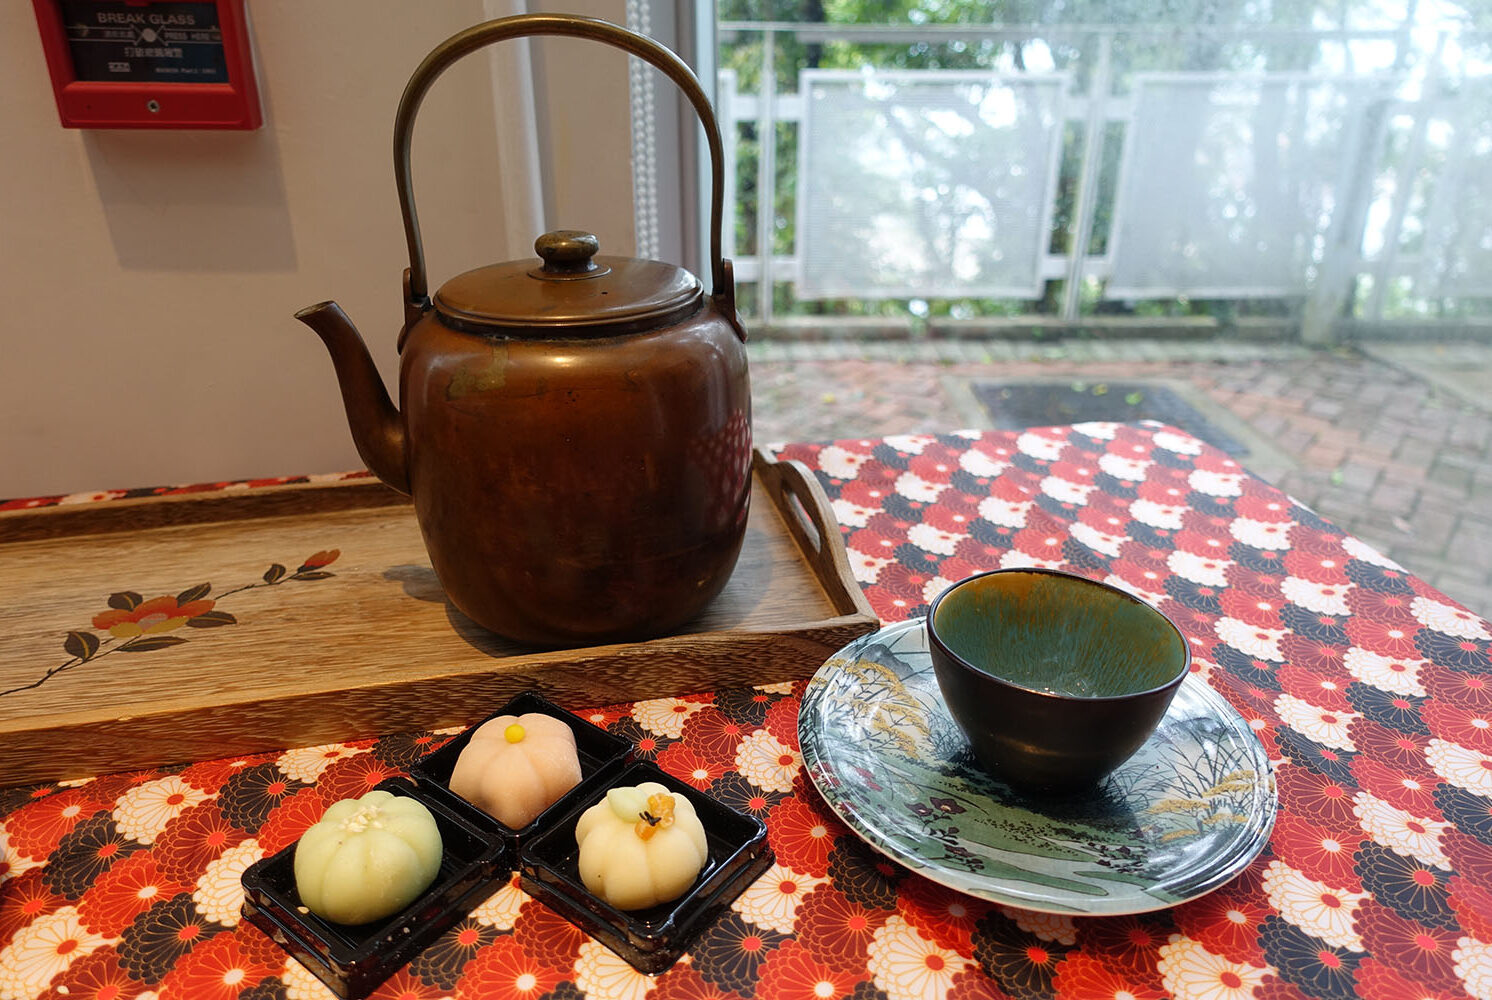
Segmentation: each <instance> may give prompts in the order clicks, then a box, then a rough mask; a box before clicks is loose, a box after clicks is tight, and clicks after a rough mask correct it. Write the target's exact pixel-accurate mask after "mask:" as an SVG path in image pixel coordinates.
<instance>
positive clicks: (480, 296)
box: [296, 14, 751, 646]
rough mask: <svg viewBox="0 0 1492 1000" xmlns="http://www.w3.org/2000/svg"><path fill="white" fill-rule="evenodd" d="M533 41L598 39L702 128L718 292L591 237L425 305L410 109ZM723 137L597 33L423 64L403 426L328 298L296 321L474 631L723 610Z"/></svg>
mask: <svg viewBox="0 0 1492 1000" xmlns="http://www.w3.org/2000/svg"><path fill="white" fill-rule="evenodd" d="M525 35H567V36H572V37H578V38H585V39H591V40H594V41H599V42H603V43H606V44H609V45H612V46H615V47H617V48H620V49H624V50H625V51H627V52H629V53H631V54H632V55H635V56H638V57H640V58H642V59H644V60H646V61H648V62H650V63H652V64H653V65H654V66H656V67H658V68H659V69H660V70H662V71H663V72H664V73H665V74H666V75H667V76H668V77H669V78H670V79H671V80H673V81H674V83H675V84H677V85H678V86H679V87H680V88H681V89H682V90H683V91H684V93H685V95H686V96H687V97H688V99H689V101H690V103H691V104H692V105H693V107H694V110H695V111H696V113H697V114H698V115H699V118H700V120H701V122H702V123H703V125H704V129H705V135H706V138H707V141H708V143H709V149H710V157H711V162H712V165H713V168H714V169H713V175H712V180H711V202H710V224H711V239H710V266H711V279H712V281H713V283H714V288H713V291H712V292H711V294H709V295H706V294H705V293H704V290H703V288H702V286H701V285H700V282H699V280H698V279H697V278H695V277H694V275H692V274H690V273H689V272H688V271H686V270H684V269H683V268H680V267H676V266H674V265H672V264H666V263H662V262H659V261H651V260H636V259H632V258H628V257H613V256H604V255H600V254H598V253H597V250H598V247H597V242H596V239H595V237H594V236H591V235H589V234H587V233H583V232H576V231H560V232H554V233H549V234H547V235H545V236H541V237H540V238H539V240H538V242H537V243H536V244H535V247H536V249H537V251H538V253H539V256H540V257H541V258H542V263H541V262H540V261H535V260H523V261H510V262H508V263H504V264H492V265H489V266H487V267H481V268H477V269H476V270H473V271H468V272H466V273H465V274H461V275H458V276H457V277H454V278H452V279H450V280H449V281H447V282H446V283H445V284H444V285H442V286H441V287H440V288H439V289H438V290H437V291H436V292H435V294H434V295H433V296H432V295H427V293H426V288H427V279H426V273H425V256H424V249H423V246H422V244H421V242H420V231H419V221H418V217H417V216H416V214H415V207H414V195H413V190H412V185H411V182H410V159H409V148H410V137H411V134H412V132H413V128H414V118H415V113H416V112H417V110H418V109H419V105H420V102H421V100H422V99H423V98H424V96H425V93H426V91H427V90H428V89H429V87H430V85H431V83H433V82H434V80H435V78H436V77H437V76H439V74H440V73H441V72H442V71H444V70H445V69H446V68H447V67H448V66H449V65H450V64H451V63H453V62H455V61H456V60H457V59H459V58H460V57H462V56H464V55H466V54H468V53H470V52H473V51H475V50H477V49H479V48H482V47H483V46H486V45H489V44H491V43H493V42H497V41H501V40H504V39H509V38H517V37H520V36H525ZM723 164H724V160H723V154H722V148H721V143H720V130H719V127H718V125H717V124H716V122H715V116H714V114H713V113H712V112H711V110H710V105H709V101H708V99H707V98H706V97H705V95H704V92H703V90H701V88H700V86H699V83H698V81H697V80H696V79H695V77H694V75H693V73H692V72H691V71H690V70H689V68H688V66H687V65H685V64H684V62H683V61H682V60H681V59H679V58H678V56H676V55H674V54H673V53H672V52H670V51H668V50H667V49H665V48H663V47H662V46H660V45H658V44H657V43H656V42H653V41H652V40H650V39H648V38H646V37H644V36H642V35H639V34H636V33H634V32H631V31H628V30H626V29H625V28H621V27H618V26H616V25H614V24H610V23H607V22H604V21H598V20H593V19H589V18H579V17H572V16H567V15H550V14H530V15H519V16H516V17H508V18H502V19H499V20H496V21H489V22H487V23H485V24H481V25H478V26H476V27H473V28H471V29H468V30H467V31H463V32H461V33H459V34H457V35H454V36H452V37H451V38H449V39H447V40H446V41H445V42H443V43H442V44H441V45H439V46H437V47H436V48H435V49H434V50H433V51H432V52H431V53H430V55H429V56H427V57H426V58H425V60H424V62H422V63H421V64H420V65H419V67H418V68H417V69H416V70H415V72H414V75H413V76H412V77H411V78H410V80H409V84H408V86H407V87H406V88H405V91H404V96H403V98H402V99H401V101H400V104H399V111H398V115H397V116H396V118H395V123H394V173H395V180H396V183H397V186H398V191H399V203H400V207H401V209H402V210H403V214H404V231H405V236H406V238H407V240H408V243H409V269H408V270H406V271H405V273H404V296H405V305H404V327H403V329H402V331H401V332H400V334H399V339H398V348H399V352H400V356H401V357H400V366H399V397H400V401H401V409H395V408H394V406H393V404H392V402H390V400H389V397H388V393H387V392H386V391H385V389H384V386H383V381H382V379H381V378H380V377H379V374H378V371H377V369H376V368H375V367H374V364H373V361H372V358H371V357H370V356H369V354H368V350H367V348H366V347H365V346H364V344H363V341H362V338H361V337H360V336H359V335H358V332H357V330H356V328H354V327H353V325H352V323H351V321H350V320H348V318H347V316H346V314H345V313H343V312H342V310H341V309H340V308H339V307H338V306H337V304H336V303H335V302H323V303H321V304H319V305H315V306H311V307H309V308H307V309H303V310H301V311H300V312H299V313H297V314H296V318H297V319H299V320H301V321H302V322H304V323H305V324H306V325H308V326H309V327H311V329H313V330H315V331H316V333H317V334H318V335H319V336H320V337H321V339H322V341H323V342H325V344H326V347H327V350H328V351H330V352H331V356H332V362H333V364H334V365H335V367H336V371H337V378H338V380H339V382H340V383H341V387H342V398H343V401H344V402H345V404H346V408H347V417H348V422H349V423H350V424H351V427H352V435H353V439H354V441H355V442H356V444H357V450H358V454H359V455H360V456H362V459H363V461H364V462H366V463H367V465H368V467H369V468H370V469H371V470H372V471H373V473H374V474H375V475H376V476H378V478H379V479H381V480H383V481H384V482H385V483H387V484H388V485H389V486H392V487H393V488H394V489H396V490H399V491H400V492H403V493H407V494H409V495H410V496H411V497H412V498H413V500H414V508H415V514H416V517H417V518H418V521H419V526H420V531H421V534H422V535H423V536H424V541H425V547H426V549H427V550H428V552H429V554H430V561H431V564H432V566H433V568H434V570H435V573H436V576H437V577H439V579H440V582H441V585H442V586H443V587H444V588H445V591H446V595H447V597H449V598H450V600H451V602H452V603H453V604H454V605H455V606H456V607H457V608H459V609H460V610H461V611H462V612H464V613H465V614H466V615H467V616H468V617H470V618H471V619H473V620H474V621H476V622H477V623H478V624H480V625H482V626H485V627H486V628H488V629H490V630H492V631H494V632H496V633H498V634H500V635H503V636H506V637H508V638H510V639H513V640H516V641H518V642H521V643H525V644H530V645H536V646H581V645H594V644H598V643H604V642H613V641H624V640H634V639H643V638H648V637H653V636H658V635H662V634H666V633H668V632H669V631H670V630H673V629H676V628H677V627H678V626H680V625H682V624H683V623H685V622H686V621H688V620H689V619H690V618H692V617H694V616H695V615H696V614H698V613H699V612H700V611H701V610H702V609H703V608H704V606H705V605H706V604H707V603H708V602H709V601H710V600H711V599H712V598H713V597H714V596H715V595H716V594H718V593H719V591H720V590H721V588H722V587H724V585H725V583H726V580H727V579H728V578H729V576H730V573H731V571H732V569H733V568H734V566H735V563H736V558H737V555H738V554H739V552H740V548H741V541H742V538H743V537H744V534H745V529H746V516H747V507H748V502H749V500H750V493H751V391H750V384H749V381H748V378H747V370H746V351H745V347H744V346H743V345H744V342H745V340H746V331H745V328H744V326H743V325H742V323H741V319H740V316H739V315H738V314H737V313H736V307H735V284H734V280H733V278H732V275H731V266H730V261H728V260H725V259H723V258H722V257H721V253H720V227H721V219H722V212H723V204H722V202H723V192H724V186H725V185H724V179H725V173H724V165H723Z"/></svg>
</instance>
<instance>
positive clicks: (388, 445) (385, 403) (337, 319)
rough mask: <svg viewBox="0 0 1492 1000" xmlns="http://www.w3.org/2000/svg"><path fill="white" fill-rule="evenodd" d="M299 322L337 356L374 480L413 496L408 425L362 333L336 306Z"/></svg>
mask: <svg viewBox="0 0 1492 1000" xmlns="http://www.w3.org/2000/svg"><path fill="white" fill-rule="evenodd" d="M295 318H296V319H298V320H300V321H301V322H302V323H304V324H306V326H309V327H310V328H311V329H312V330H315V331H316V335H317V336H318V337H320V338H321V342H322V343H324V344H325V345H326V349H327V351H328V352H329V353H330V354H331V356H332V365H333V367H335V368H336V371H337V381H338V382H339V383H341V386H342V402H343V404H344V405H345V406H346V407H347V423H348V425H349V426H350V427H351V428H352V440H353V443H354V444H356V445H357V453H358V455H359V456H360V457H361V458H362V460H363V461H364V462H366V463H367V465H368V468H369V469H371V470H372V472H373V474H374V475H375V476H377V477H378V478H379V479H381V480H383V481H384V482H385V483H386V484H388V485H389V486H392V487H393V488H394V489H396V490H398V491H399V492H400V493H404V494H408V493H409V472H408V468H407V465H406V462H405V451H404V421H403V420H401V419H400V417H399V411H398V410H397V409H395V408H394V404H393V402H392V401H391V400H390V399H389V394H388V390H387V389H385V388H384V385H383V377H382V376H381V375H379V374H378V368H377V366H375V365H374V364H373V358H372V357H371V356H370V355H369V354H368V348H367V346H366V345H365V344H364V343H363V338H362V337H361V336H360V335H359V334H358V332H357V327H355V326H353V325H352V320H350V319H348V318H347V314H346V313H345V312H343V311H342V307H341V306H339V305H337V304H336V303H335V302H319V303H317V304H316V305H314V306H308V307H306V308H305V309H302V310H301V311H300V312H298V313H296V314H295Z"/></svg>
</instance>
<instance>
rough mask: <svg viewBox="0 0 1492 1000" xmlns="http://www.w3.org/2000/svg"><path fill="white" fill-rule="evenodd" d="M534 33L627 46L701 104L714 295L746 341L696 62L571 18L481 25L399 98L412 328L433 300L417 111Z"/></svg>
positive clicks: (713, 137)
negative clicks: (490, 50)
mask: <svg viewBox="0 0 1492 1000" xmlns="http://www.w3.org/2000/svg"><path fill="white" fill-rule="evenodd" d="M530 35H564V36H569V37H572V38H588V39H591V40H593V41H597V42H603V43H605V44H607V45H611V46H613V47H615V48H619V49H622V50H623V51H625V52H627V53H629V54H631V55H634V56H637V57H638V58H639V59H642V60H643V61H645V62H648V63H651V64H652V65H653V66H655V67H657V68H658V69H659V70H661V71H662V72H663V74H664V75H665V76H667V77H668V78H669V79H670V80H672V81H673V82H674V83H675V84H676V85H677V86H678V87H679V89H680V90H682V91H683V92H684V96H685V97H687V98H688V99H689V103H690V104H691V105H693V106H694V111H695V114H697V115H698V116H699V120H700V123H701V124H702V125H703V126H704V130H705V139H706V141H707V142H708V143H709V147H710V168H711V169H710V280H711V283H712V285H713V289H712V291H711V293H710V297H711V298H713V299H714V300H715V302H716V304H717V306H718V307H719V308H720V310H721V312H722V313H723V314H724V316H725V318H726V320H727V322H729V323H730V324H731V326H732V327H734V329H735V331H736V334H737V336H739V337H740V338H741V339H742V340H745V339H746V330H745V327H744V326H743V325H742V324H741V319H740V317H739V316H738V315H737V313H736V308H735V297H736V296H735V280H734V276H733V274H732V272H731V263H730V261H728V260H726V259H724V258H723V257H722V256H721V254H720V232H721V225H722V224H723V218H724V214H725V151H724V147H723V146H722V144H721V141H720V126H719V124H718V123H717V122H716V120H715V112H714V111H713V110H712V109H711V108H710V101H709V98H707V97H706V96H705V92H704V89H703V88H702V87H701V86H700V85H699V80H698V79H697V78H696V77H695V75H694V72H693V70H691V69H690V68H689V66H688V64H687V63H685V62H684V60H682V59H680V58H679V57H678V56H677V55H675V54H674V53H673V52H670V51H669V50H668V49H666V48H664V47H663V46H662V45H659V44H658V43H657V42H655V41H653V40H652V39H651V38H648V37H647V36H645V35H640V34H638V33H637V32H635V31H630V30H628V29H627V28H623V27H620V26H619V25H615V24H612V23H611V22H609V21H602V20H599V19H596V18H591V17H578V16H575V15H571V14H518V15H515V16H513V17H503V18H498V19H497V20H494V21H487V22H485V23H483V24H478V25H475V26H473V27H471V28H468V29H466V30H465V31H462V32H459V33H457V34H455V35H452V36H451V37H450V38H447V39H446V40H445V41H444V42H441V43H440V44H439V45H437V46H436V47H435V48H434V49H432V50H431V51H430V54H429V55H427V56H426V57H425V59H424V61H423V62H421V63H420V64H419V66H417V67H416V68H415V71H414V74H413V75H412V76H411V77H410V78H409V83H408V84H406V85H405V87H404V96H403V97H402V98H400V100H399V112H398V114H397V115H396V116H395V117H394V182H395V184H396V185H397V186H398V190H399V208H400V211H401V212H402V213H403V215H404V237H405V239H406V240H407V241H408V243H409V272H408V273H407V274H406V275H405V279H404V297H405V313H406V325H405V329H406V330H407V329H408V326H409V323H410V322H412V321H413V319H414V317H416V316H417V315H418V314H420V313H422V312H424V310H425V309H427V308H428V307H429V302H430V300H429V277H428V275H427V274H426V271H425V248H424V244H423V243H422V242H421V240H420V222H419V216H418V214H417V213H416V211H415V207H414V186H413V182H412V181H411V177H410V173H411V171H410V162H409V147H410V141H411V138H412V137H413V133H414V119H415V114H416V113H417V112H418V111H419V108H420V103H421V102H422V101H423V100H424V99H425V94H426V92H427V91H429V89H430V85H431V84H433V83H434V82H435V79H436V78H437V77H438V76H440V74H441V73H442V72H444V71H445V69H446V68H447V67H448V66H450V65H451V64H452V63H454V62H455V61H456V60H457V59H460V58H461V57H462V56H465V55H468V54H470V53H472V52H475V51H476V50H477V49H480V48H483V47H485V46H488V45H491V44H493V43H494V42H501V41H505V40H507V39H510V38H523V37H526V36H530Z"/></svg>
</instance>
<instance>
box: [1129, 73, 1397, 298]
mask: <svg viewBox="0 0 1492 1000" xmlns="http://www.w3.org/2000/svg"><path fill="white" fill-rule="evenodd" d="M1392 86H1393V83H1392V81H1388V80H1385V79H1384V78H1381V77H1319V76H1304V75H1296V74H1288V75H1287V74H1277V75H1276V74H1271V75H1257V76H1240V75H1238V74H1229V73H1154V74H1139V75H1137V76H1136V77H1135V118H1134V121H1133V123H1132V124H1131V126H1130V128H1129V130H1128V133H1127V134H1126V137H1125V151H1124V160H1123V164H1122V166H1121V169H1120V177H1119V186H1118V193H1117V197H1116V202H1115V207H1114V227H1113V236H1112V238H1111V245H1110V255H1111V257H1112V259H1113V262H1114V267H1113V273H1112V275H1111V277H1110V279H1109V283H1108V286H1107V288H1106V291H1105V295H1106V296H1107V297H1108V298H1110V299H1138V298H1160V297H1174V296H1192V297H1196V298H1210V297H1217V298H1222V297H1249V298H1270V297H1286V296H1297V295H1303V294H1305V293H1306V291H1307V288H1308V284H1309V280H1310V278H1311V275H1312V271H1313V268H1314V266H1315V264H1316V263H1317V258H1318V255H1319V252H1320V247H1321V240H1322V239H1323V238H1324V237H1325V235H1326V234H1327V233H1328V232H1329V231H1330V227H1331V222H1332V214H1333V210H1334V209H1335V208H1336V207H1337V204H1338V201H1339V199H1340V197H1341V196H1342V193H1343V192H1344V190H1345V186H1346V183H1347V179H1348V177H1349V175H1350V172H1351V171H1352V170H1354V169H1361V168H1362V165H1361V164H1360V163H1357V162H1356V161H1357V159H1358V153H1359V151H1360V150H1361V149H1362V148H1363V128H1364V127H1365V124H1366V120H1367V112H1368V110H1369V108H1370V107H1371V106H1372V105H1373V104H1374V103H1375V102H1380V101H1382V100H1384V99H1385V98H1386V96H1387V94H1388V93H1390V92H1391V90H1392Z"/></svg>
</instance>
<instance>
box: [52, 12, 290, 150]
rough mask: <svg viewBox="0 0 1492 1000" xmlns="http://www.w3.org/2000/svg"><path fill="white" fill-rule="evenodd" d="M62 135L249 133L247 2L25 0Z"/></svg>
mask: <svg viewBox="0 0 1492 1000" xmlns="http://www.w3.org/2000/svg"><path fill="white" fill-rule="evenodd" d="M31 2H32V5H33V6H34V7H35V9H36V22H37V24H38V25H39V26H40V28H41V43H42V47H43V48H44V49H45V50H46V54H47V69H48V70H49V71H50V72H51V75H52V90H53V92H54V93H55V94H56V97H57V114H58V116H59V117H61V119H62V124H63V125H64V126H66V127H67V128H224V129H255V128H258V127H259V126H260V124H261V123H262V122H263V115H262V114H261V112H260V109H259V88H258V86H257V85H256V83H255V82H254V59H253V52H252V49H251V47H250V45H249V32H248V21H247V19H246V17H245V14H244V0H31Z"/></svg>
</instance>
